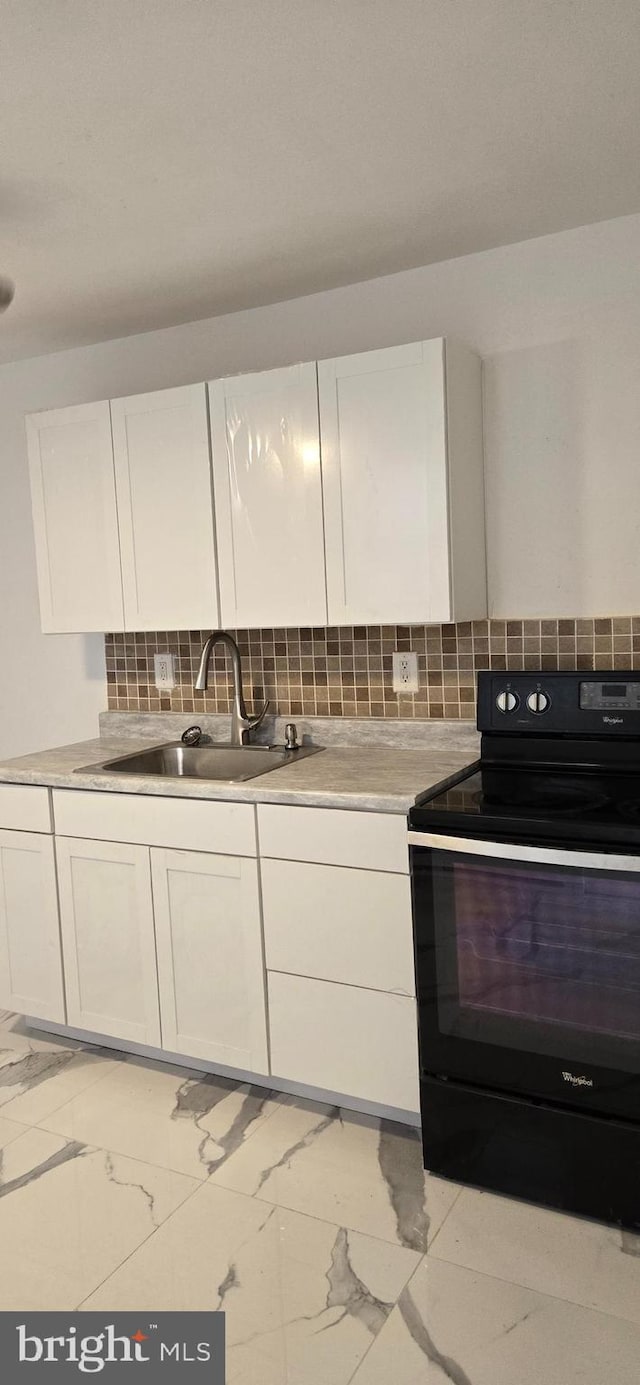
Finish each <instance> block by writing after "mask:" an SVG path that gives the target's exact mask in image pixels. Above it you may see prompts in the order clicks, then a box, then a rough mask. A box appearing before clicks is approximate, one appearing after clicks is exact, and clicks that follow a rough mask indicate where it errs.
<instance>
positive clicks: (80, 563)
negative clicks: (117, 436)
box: [27, 402, 123, 633]
mask: <svg viewBox="0 0 640 1385" xmlns="http://www.w3.org/2000/svg"><path fill="white" fill-rule="evenodd" d="M27 446H28V453H29V472H30V478H31V496H32V507H33V525H34V534H35V544H36V560H37V568H38V587H39V591H40V615H41V624H42V629H43V630H44V631H45V633H51V632H54V631H55V632H61V633H64V632H66V631H76V630H83V631H84V630H122V629H123V605H122V582H121V577H120V547H119V542H118V514H117V509H116V491H115V482H114V475H113V451H112V445H111V419H110V416H109V405H108V403H106V402H102V403H99V404H80V405H78V406H77V407H75V408H70V409H51V410H49V411H48V412H46V413H40V414H31V415H29V416H28V417H27Z"/></svg>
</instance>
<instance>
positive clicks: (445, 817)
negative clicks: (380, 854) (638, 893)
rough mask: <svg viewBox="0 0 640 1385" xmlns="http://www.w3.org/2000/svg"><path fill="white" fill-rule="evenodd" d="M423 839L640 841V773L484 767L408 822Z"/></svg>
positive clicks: (423, 803)
mask: <svg viewBox="0 0 640 1385" xmlns="http://www.w3.org/2000/svg"><path fill="white" fill-rule="evenodd" d="M410 822H411V825H412V827H417V828H422V829H423V830H424V831H429V830H431V831H438V830H439V831H445V830H447V828H448V827H450V828H451V829H452V830H458V831H461V830H464V831H465V832H466V833H473V835H478V836H479V835H484V834H485V833H486V832H488V831H490V830H494V828H496V829H501V831H502V832H503V833H504V832H505V831H506V830H509V829H511V832H512V833H517V832H518V830H520V831H522V832H524V831H528V833H529V835H532V836H534V837H540V836H545V837H548V836H555V837H562V838H571V837H576V836H589V837H591V839H592V840H597V838H598V837H601V838H602V839H603V840H609V839H614V838H618V839H619V840H620V841H621V842H624V841H627V840H634V841H636V842H637V841H639V840H640V773H638V772H637V771H630V772H627V773H624V772H620V771H618V770H616V771H612V770H611V769H610V768H609V769H604V768H603V769H590V770H587V769H579V768H577V769H571V768H566V769H565V768H562V769H560V768H546V769H542V768H541V769H534V768H529V767H524V766H516V765H513V766H507V767H505V766H503V765H491V764H483V765H481V766H480V768H476V769H475V770H471V771H470V772H469V773H468V774H466V775H465V776H463V777H461V778H460V779H459V780H458V781H457V782H453V783H451V784H450V785H449V787H448V788H446V789H444V790H443V791H442V792H441V793H435V794H434V795H433V796H429V794H425V795H424V796H423V798H422V799H421V800H419V801H418V804H417V805H416V807H415V808H412V810H411V814H410Z"/></svg>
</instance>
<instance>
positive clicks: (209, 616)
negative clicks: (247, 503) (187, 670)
mask: <svg viewBox="0 0 640 1385" xmlns="http://www.w3.org/2000/svg"><path fill="white" fill-rule="evenodd" d="M111 417H112V423H113V447H114V458H115V475H116V490H117V496H118V517H119V524H120V544H121V551H122V581H123V587H124V612H125V628H126V629H127V630H158V629H162V630H167V629H169V630H199V629H202V628H205V627H211V626H216V625H217V624H218V622H219V607H218V590H217V580H216V563H215V541H214V528H213V505H212V494H211V464H210V455H209V433H208V423H207V400H206V390H205V386H204V385H187V386H185V387H182V388H179V389H169V390H158V391H156V392H155V393H153V394H139V395H133V396H131V397H130V398H127V399H115V400H112V403H111Z"/></svg>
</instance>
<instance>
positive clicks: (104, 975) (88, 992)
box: [56, 837, 160, 1047]
mask: <svg viewBox="0 0 640 1385" xmlns="http://www.w3.org/2000/svg"><path fill="white" fill-rule="evenodd" d="M56 854H57V859H58V884H59V890H60V923H61V928H62V944H63V952H64V971H65V982H66V989H67V1020H68V1023H69V1024H70V1025H72V1026H73V1027H74V1028H78V1029H88V1030H92V1031H93V1032H95V1033H97V1034H110V1035H111V1036H112V1037H114V1038H116V1039H127V1040H129V1041H130V1042H134V1043H140V1044H150V1045H155V1046H156V1047H159V1045H160V1015H159V1009H158V985H157V975H156V952H155V938H154V927H153V900H152V894H151V870H150V860H149V848H148V847H146V846H130V845H122V844H121V843H119V842H94V841H85V840H78V839H76V838H74V837H58V838H57V839H56Z"/></svg>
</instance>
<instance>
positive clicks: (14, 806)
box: [0, 784, 52, 832]
mask: <svg viewBox="0 0 640 1385" xmlns="http://www.w3.org/2000/svg"><path fill="white" fill-rule="evenodd" d="M0 827H7V828H9V829H11V828H14V829H15V830H16V831H18V832H51V830H52V829H51V808H50V805H49V790H48V789H44V788H40V786H39V785H37V784H0Z"/></svg>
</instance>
